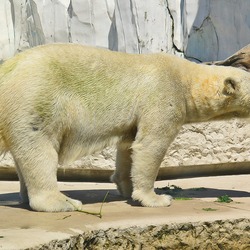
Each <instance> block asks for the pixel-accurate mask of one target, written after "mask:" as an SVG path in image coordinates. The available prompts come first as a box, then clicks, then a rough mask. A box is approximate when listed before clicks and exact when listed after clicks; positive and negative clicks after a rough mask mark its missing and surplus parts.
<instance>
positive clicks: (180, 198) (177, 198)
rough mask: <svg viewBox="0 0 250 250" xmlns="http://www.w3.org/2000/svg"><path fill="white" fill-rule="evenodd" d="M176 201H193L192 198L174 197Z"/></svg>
mask: <svg viewBox="0 0 250 250" xmlns="http://www.w3.org/2000/svg"><path fill="white" fill-rule="evenodd" d="M174 199H175V200H181V201H186V200H192V198H190V197H174Z"/></svg>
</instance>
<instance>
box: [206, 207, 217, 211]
mask: <svg viewBox="0 0 250 250" xmlns="http://www.w3.org/2000/svg"><path fill="white" fill-rule="evenodd" d="M202 210H204V211H206V212H212V211H217V210H218V209H215V208H211V207H206V208H202Z"/></svg>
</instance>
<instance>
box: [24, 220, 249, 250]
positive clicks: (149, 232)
mask: <svg viewBox="0 0 250 250" xmlns="http://www.w3.org/2000/svg"><path fill="white" fill-rule="evenodd" d="M249 223H250V220H249V219H238V220H226V221H214V222H201V223H182V224H170V225H159V226H148V227H143V228H142V227H131V228H126V229H119V228H109V229H107V230H96V231H91V232H88V233H85V234H82V235H78V236H76V237H71V238H70V239H67V240H62V241H52V242H50V243H48V244H45V245H43V246H41V247H36V248H29V250H33V249H40V250H45V249H55V250H56V249H58V250H59V249H63V250H66V249H76V250H77V249H86V250H87V249H91V250H99V249H100V250H101V249H114V250H116V249H117V250H118V249H128V250H129V249H131V250H132V249H138V250H139V249H142V250H144V249H145V250H154V249H173V250H175V249H185V250H194V249H196V250H199V249H201V250H203V249H207V250H217V249H218V250H219V249H231V250H238V249H240V250H243V249H249V248H250V240H249V237H250V227H249Z"/></svg>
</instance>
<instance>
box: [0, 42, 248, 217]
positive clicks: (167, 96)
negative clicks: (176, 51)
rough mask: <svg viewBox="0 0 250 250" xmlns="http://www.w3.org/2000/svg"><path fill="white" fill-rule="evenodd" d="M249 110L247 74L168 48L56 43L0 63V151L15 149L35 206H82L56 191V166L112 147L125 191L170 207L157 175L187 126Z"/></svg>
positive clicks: (24, 189) (27, 196)
mask: <svg viewBox="0 0 250 250" xmlns="http://www.w3.org/2000/svg"><path fill="white" fill-rule="evenodd" d="M249 110H250V74H249V73H247V72H245V71H243V70H240V69H236V68H231V67H223V66H221V67H220V66H208V65H200V64H196V63H193V62H189V61H187V60H185V59H182V58H178V57H176V56H174V55H168V54H165V53H159V54H148V55H133V54H126V53H120V52H111V51H109V50H105V49H97V48H91V47H86V46H82V45H77V44H51V45H44V46H39V47H36V48H33V49H30V50H27V51H25V52H22V53H20V54H18V55H16V56H15V57H13V58H11V59H9V60H7V61H6V62H4V63H3V64H2V65H1V66H0V150H1V152H2V153H4V152H6V151H10V152H11V154H12V155H13V158H14V160H15V163H16V168H17V172H18V176H19V179H20V186H21V191H20V193H21V197H22V199H23V200H24V201H27V202H29V204H30V207H31V208H32V209H33V210H36V211H48V212H56V211H73V210H79V209H81V206H82V203H81V202H80V201H78V200H73V199H70V198H68V197H66V196H65V195H63V194H62V193H60V191H59V190H58V187H57V177H56V172H57V166H58V163H59V164H66V163H68V162H70V161H73V160H75V159H77V158H79V157H81V156H84V155H87V154H91V153H92V152H94V151H96V150H100V149H102V148H104V147H106V146H109V145H112V144H117V159H116V170H115V173H114V174H113V176H112V177H111V180H112V181H113V182H114V183H116V185H117V188H118V190H119V192H120V193H121V194H122V195H123V196H124V197H132V198H133V199H134V200H137V201H139V202H141V204H142V205H143V206H147V207H160V206H169V205H170V203H171V197H170V196H167V195H157V194H156V193H155V192H154V181H155V179H156V177H157V173H158V170H159V167H160V164H161V162H162V159H163V157H164V155H165V153H166V151H167V149H168V147H169V145H170V143H171V142H172V141H173V140H174V138H175V137H176V135H177V134H178V132H179V130H180V128H181V126H182V125H183V124H185V123H191V122H202V121H208V120H212V119H226V118H230V117H248V116H249Z"/></svg>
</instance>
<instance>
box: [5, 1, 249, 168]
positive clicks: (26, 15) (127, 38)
mask: <svg viewBox="0 0 250 250" xmlns="http://www.w3.org/2000/svg"><path fill="white" fill-rule="evenodd" d="M249 13H250V3H248V1H245V0H237V1H236V0H220V1H217V0H207V1H206V0H194V1H183V0H176V1H172V0H147V1H143V0H130V1H123V0H105V1H97V0H93V1H88V0H43V1H39V0H19V1H17V0H1V1H0V61H3V60H5V59H7V58H9V57H11V56H13V55H14V54H16V53H18V52H20V51H23V50H25V49H28V48H30V47H34V46H37V45H39V44H44V43H52V42H74V43H82V44H89V45H94V46H100V47H107V48H109V49H111V50H119V51H125V52H129V53H149V52H159V51H163V52H169V53H174V54H177V55H180V56H185V57H187V58H189V59H190V60H196V61H214V60H222V59H225V58H226V57H228V56H230V55H231V54H233V53H234V52H236V51H237V50H239V49H240V48H242V47H243V46H245V45H246V44H248V43H249V41H250V37H249V34H250V14H249ZM249 129H250V125H249V123H247V122H245V121H243V122H242V121H237V120H233V121H230V122H228V121H227V122H216V123H204V124H199V125H188V126H185V127H184V128H183V130H182V131H181V133H180V135H179V136H178V138H177V139H176V140H175V141H174V143H173V144H172V146H171V148H170V149H169V151H168V154H167V156H166V158H165V161H164V163H165V164H166V165H177V166H178V165H187V164H204V163H216V162H229V161H246V160H250V156H249V155H248V148H249V146H250V139H249V135H250V134H249V132H248V131H250V130H249ZM114 157H115V151H114V149H106V150H104V151H103V152H102V154H101V155H99V154H97V155H94V156H90V157H87V158H85V159H84V160H83V161H78V162H76V163H75V166H82V164H83V163H84V164H87V165H89V164H91V165H93V166H97V167H103V166H109V167H113V165H114ZM1 164H2V165H12V160H11V159H10V158H9V156H7V158H5V159H4V160H3V161H2V162H1Z"/></svg>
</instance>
